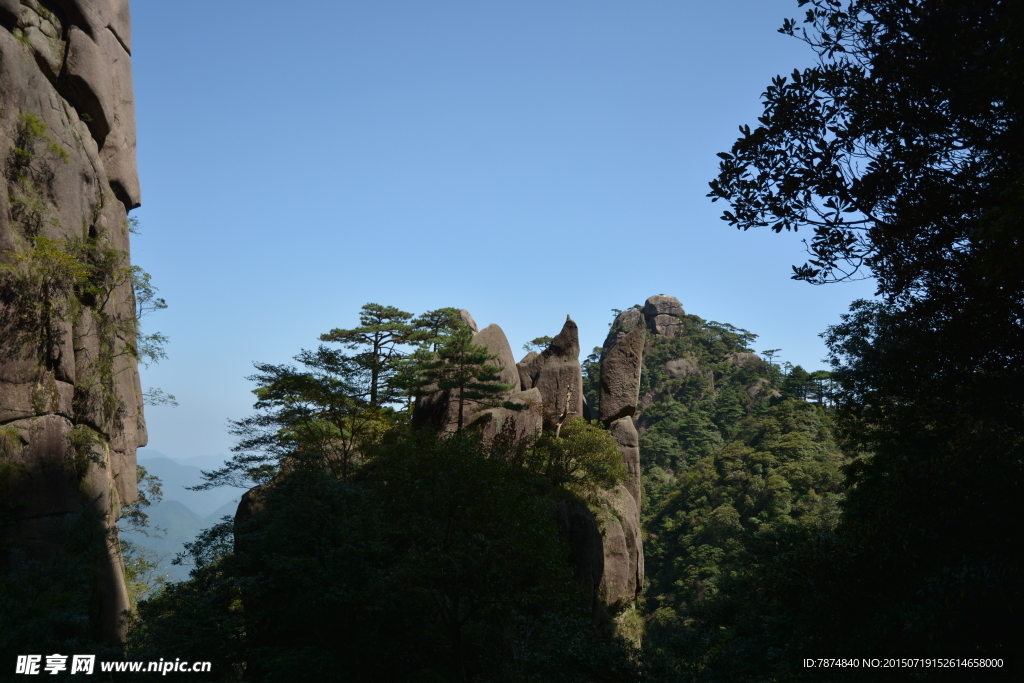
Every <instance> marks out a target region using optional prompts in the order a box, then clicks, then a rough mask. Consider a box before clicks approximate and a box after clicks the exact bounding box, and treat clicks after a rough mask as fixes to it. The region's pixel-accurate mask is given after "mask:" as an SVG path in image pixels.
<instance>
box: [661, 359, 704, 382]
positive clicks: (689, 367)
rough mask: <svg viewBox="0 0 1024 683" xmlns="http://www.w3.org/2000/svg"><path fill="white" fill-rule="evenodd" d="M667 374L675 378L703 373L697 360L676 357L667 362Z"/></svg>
mask: <svg viewBox="0 0 1024 683" xmlns="http://www.w3.org/2000/svg"><path fill="white" fill-rule="evenodd" d="M665 374H667V375H668V376H669V377H671V378H673V379H682V378H684V377H692V376H694V375H699V374H701V371H700V369H699V368H698V367H697V362H696V361H695V360H693V359H690V358H674V359H672V360H670V361H669V362H667V363H665Z"/></svg>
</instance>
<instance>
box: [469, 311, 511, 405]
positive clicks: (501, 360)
mask: <svg viewBox="0 0 1024 683" xmlns="http://www.w3.org/2000/svg"><path fill="white" fill-rule="evenodd" d="M473 343H474V344H477V345H478V346H486V347H487V352H488V353H490V354H491V355H494V356H497V358H496V359H494V360H492V361H491V362H490V365H497V366H499V367H500V368H501V382H502V384H509V385H511V386H512V391H519V388H520V381H519V369H518V368H517V367H516V360H515V356H513V355H512V347H511V346H510V345H509V343H508V338H507V337H506V336H505V332H504V331H502V329H501V328H500V327H498V326H497V325H493V324H492V325H488V326H487V327H485V328H484V329H482V330H480V331H479V332H477V333H476V334H474V335H473Z"/></svg>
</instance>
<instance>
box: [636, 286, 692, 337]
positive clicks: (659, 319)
mask: <svg viewBox="0 0 1024 683" xmlns="http://www.w3.org/2000/svg"><path fill="white" fill-rule="evenodd" d="M643 315H644V319H645V320H646V322H647V327H648V329H650V330H651V331H653V332H654V333H655V334H660V335H662V336H665V337H675V336H676V335H677V334H678V333H679V318H680V317H682V316H684V315H686V311H684V310H683V305H682V304H681V303H679V299H677V298H675V297H674V296H665V295H664V294H658V295H655V296H652V297H651V298H649V299H648V300H647V301H646V302H645V303H644V308H643Z"/></svg>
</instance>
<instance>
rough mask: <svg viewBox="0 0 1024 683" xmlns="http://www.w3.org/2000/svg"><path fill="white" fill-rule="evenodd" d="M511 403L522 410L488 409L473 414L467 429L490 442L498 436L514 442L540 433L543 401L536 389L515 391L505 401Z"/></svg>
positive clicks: (542, 423) (542, 421)
mask: <svg viewBox="0 0 1024 683" xmlns="http://www.w3.org/2000/svg"><path fill="white" fill-rule="evenodd" d="M506 400H508V401H509V402H511V403H515V404H516V405H521V406H524V407H523V409H522V410H512V409H509V408H488V409H487V410H481V411H479V412H478V413H475V416H474V417H473V421H472V422H470V423H469V425H468V427H467V429H472V430H475V431H477V432H479V433H480V435H481V436H483V438H484V440H485V441H488V442H490V441H492V440H493V439H494V437H496V436H498V435H499V434H502V433H504V434H508V435H509V436H511V437H512V438H513V439H515V440H521V439H529V438H531V437H534V436H536V435H537V434H539V433H540V431H541V429H542V428H543V426H544V415H543V413H542V412H541V408H542V406H543V403H544V401H543V399H542V398H541V395H540V390H539V389H537V388H533V389H527V390H526V391H517V392H516V393H514V394H511V395H509V396H508V397H507V399H506Z"/></svg>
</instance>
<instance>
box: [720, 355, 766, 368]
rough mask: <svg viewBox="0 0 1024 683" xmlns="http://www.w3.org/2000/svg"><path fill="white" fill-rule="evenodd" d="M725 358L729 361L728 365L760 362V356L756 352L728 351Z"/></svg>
mask: <svg viewBox="0 0 1024 683" xmlns="http://www.w3.org/2000/svg"><path fill="white" fill-rule="evenodd" d="M725 359H726V360H727V361H729V365H748V364H750V363H760V362H761V356H759V355H757V354H756V353H730V354H729V355H728V356H726V357H725Z"/></svg>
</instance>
